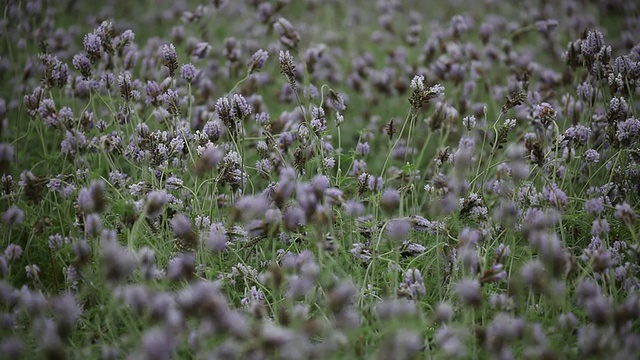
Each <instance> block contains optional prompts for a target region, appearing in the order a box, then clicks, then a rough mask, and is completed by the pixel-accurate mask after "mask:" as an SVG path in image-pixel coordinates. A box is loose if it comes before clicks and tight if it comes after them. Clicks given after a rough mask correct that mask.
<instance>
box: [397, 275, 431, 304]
mask: <svg viewBox="0 0 640 360" xmlns="http://www.w3.org/2000/svg"><path fill="white" fill-rule="evenodd" d="M426 293H427V289H426V287H425V286H424V280H423V279H422V274H421V273H420V270H418V269H407V271H405V273H404V282H403V283H401V284H400V288H399V289H398V294H399V295H402V296H406V297H408V298H409V299H413V300H416V299H418V297H419V296H420V295H425V294H426Z"/></svg>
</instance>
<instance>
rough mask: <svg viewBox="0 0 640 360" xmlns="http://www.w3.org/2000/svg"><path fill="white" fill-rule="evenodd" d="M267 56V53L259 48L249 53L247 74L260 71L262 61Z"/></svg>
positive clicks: (265, 59) (262, 64) (264, 60)
mask: <svg viewBox="0 0 640 360" xmlns="http://www.w3.org/2000/svg"><path fill="white" fill-rule="evenodd" d="M268 58H269V53H268V52H266V51H265V50H262V49H259V50H258V51H256V52H255V53H253V55H251V60H249V65H248V67H249V74H253V73H254V72H257V71H260V69H262V67H263V66H264V63H265V62H266V61H267V59H268Z"/></svg>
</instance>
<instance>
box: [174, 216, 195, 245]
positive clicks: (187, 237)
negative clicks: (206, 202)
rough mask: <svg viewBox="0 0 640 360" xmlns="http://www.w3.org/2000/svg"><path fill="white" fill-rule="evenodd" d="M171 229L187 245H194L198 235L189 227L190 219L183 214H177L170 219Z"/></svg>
mask: <svg viewBox="0 0 640 360" xmlns="http://www.w3.org/2000/svg"><path fill="white" fill-rule="evenodd" d="M170 224H171V229H173V233H174V234H175V235H176V237H177V238H178V239H180V240H183V241H185V243H187V244H189V245H191V246H192V245H195V244H196V243H197V241H198V236H197V234H196V233H195V231H194V230H193V228H192V227H191V219H190V218H189V217H187V216H186V215H185V214H178V215H176V216H174V217H173V219H171V220H170Z"/></svg>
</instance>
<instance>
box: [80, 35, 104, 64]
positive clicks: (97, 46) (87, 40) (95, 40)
mask: <svg viewBox="0 0 640 360" xmlns="http://www.w3.org/2000/svg"><path fill="white" fill-rule="evenodd" d="M83 44H84V51H86V52H87V55H89V59H90V60H91V63H92V64H95V63H96V62H97V61H98V60H99V59H100V57H101V56H102V38H101V37H100V36H98V35H96V34H94V33H89V34H87V35H85V36H84V42H83Z"/></svg>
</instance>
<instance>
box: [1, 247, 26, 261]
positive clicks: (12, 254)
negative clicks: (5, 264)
mask: <svg viewBox="0 0 640 360" xmlns="http://www.w3.org/2000/svg"><path fill="white" fill-rule="evenodd" d="M20 255H22V248H21V247H20V245H16V244H9V245H7V247H6V248H5V249H4V256H5V258H6V259H7V260H9V261H12V260H18V259H20Z"/></svg>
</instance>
